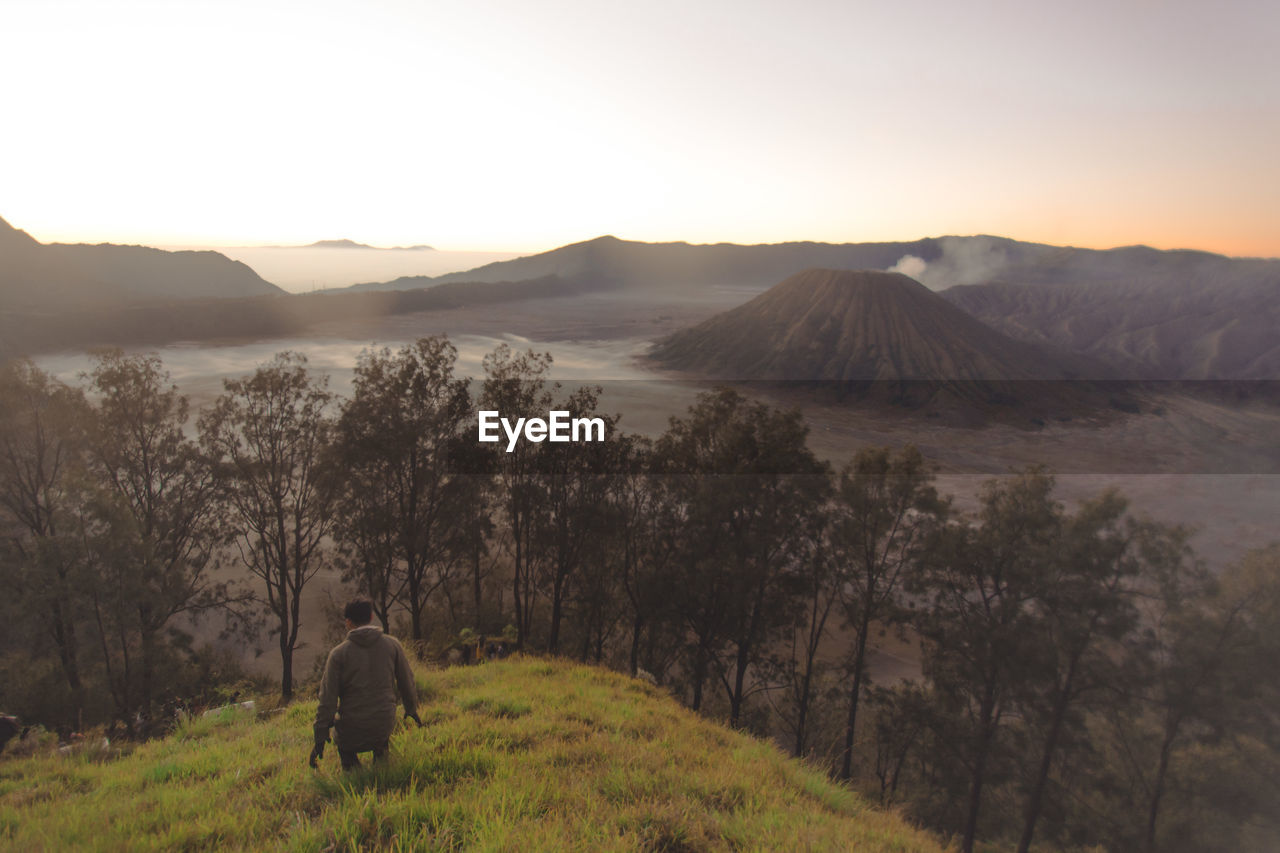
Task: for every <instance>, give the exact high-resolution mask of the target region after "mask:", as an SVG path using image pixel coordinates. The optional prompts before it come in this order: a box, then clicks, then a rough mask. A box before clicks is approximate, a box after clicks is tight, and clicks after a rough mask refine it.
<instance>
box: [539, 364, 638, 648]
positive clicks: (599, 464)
mask: <svg viewBox="0 0 1280 853" xmlns="http://www.w3.org/2000/svg"><path fill="white" fill-rule="evenodd" d="M599 396H600V388H599V387H582V388H579V389H578V390H577V391H575V392H574V393H573V394H571V395H570V396H569V398H568V399H567V400H565V401H564V402H562V403H559V404H557V407H558V408H559V409H561V410H563V411H567V412H569V417H571V418H584V417H599V418H600V420H602V421H603V422H604V425H605V426H604V441H600V442H591V443H587V444H572V443H565V444H547V445H546V446H545V447H543V448H542V450H541V451H540V452H539V453H538V463H537V466H536V470H537V476H536V484H537V493H538V494H539V504H540V505H539V507H538V512H536V513H534V514H532V515H531V520H532V522H533V524H532V532H533V536H532V544H533V547H534V548H536V549H537V550H538V552H539V553H541V554H543V555H545V556H544V558H543V559H542V560H541V571H540V572H539V574H538V575H537V576H536V577H534V578H533V580H534V583H535V584H537V586H538V588H539V590H540V591H541V592H542V594H543V596H544V597H546V598H547V599H548V601H549V602H550V604H551V613H550V625H549V630H548V633H547V651H549V652H550V653H551V654H557V653H558V652H559V651H560V632H561V623H562V622H563V620H564V615H565V605H566V601H567V600H568V599H569V597H570V596H571V595H573V594H574V593H575V589H574V587H575V585H576V584H578V583H579V581H580V580H581V577H580V576H581V572H582V570H583V565H584V563H585V562H587V561H588V560H590V559H593V558H594V559H595V560H596V562H597V563H600V562H602V559H603V550H602V548H601V547H600V546H601V545H602V544H603V541H602V540H603V536H602V534H603V533H604V528H605V524H606V523H607V521H608V519H609V505H608V499H609V492H610V488H609V487H610V470H609V469H610V468H611V467H612V463H613V461H614V460H613V459H611V458H610V457H611V453H612V448H611V443H612V439H613V436H614V432H615V426H616V424H617V418H616V417H611V416H608V415H603V416H602V415H599V414H598V413H597V411H596V408H597V406H598V405H599ZM596 579H597V580H599V579H600V578H596ZM595 592H597V593H598V592H600V590H599V589H596V590H595Z"/></svg>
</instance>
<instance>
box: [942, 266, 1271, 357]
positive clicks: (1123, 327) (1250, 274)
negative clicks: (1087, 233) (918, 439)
mask: <svg viewBox="0 0 1280 853" xmlns="http://www.w3.org/2000/svg"><path fill="white" fill-rule="evenodd" d="M1104 256H1105V257H1104ZM942 295H943V296H944V297H945V298H946V299H947V300H948V301H950V302H951V303H952V304H954V305H956V306H957V307H959V308H962V309H964V310H965V311H967V312H968V313H970V314H972V315H974V316H976V317H978V318H979V319H981V320H983V321H984V322H985V323H987V324H988V325H990V326H992V327H994V328H997V329H1000V330H1001V331H1003V332H1005V333H1006V334H1009V335H1011V336H1013V337H1017V338H1020V339H1022V340H1025V341H1033V342H1044V343H1050V344H1053V345H1055V346H1058V347H1062V348H1065V349H1070V350H1072V351H1074V352H1078V353H1083V354H1087V355H1089V356H1092V357H1094V358H1097V359H1099V360H1102V361H1106V362H1109V363H1111V364H1113V365H1117V366H1123V367H1125V368H1126V369H1127V370H1128V371H1129V372H1130V373H1136V374H1139V375H1143V376H1147V377H1151V378H1156V379H1278V378H1280V333H1278V332H1277V331H1276V330H1277V329H1280V261H1275V260H1262V259H1235V258H1225V257H1222V256H1220V255H1211V254H1207V253H1204V252H1159V251H1156V250H1154V249H1147V248H1145V247H1131V248H1126V249H1115V250H1112V251H1111V252H1107V253H1100V252H1090V251H1088V250H1080V249H1064V250H1061V251H1060V252H1059V253H1056V255H1055V257H1053V258H1049V259H1046V262H1045V263H1043V264H1039V265H1023V266H1015V267H1011V268H1009V269H1006V270H1003V271H1002V272H1001V274H1000V280H998V281H993V282H989V283H986V284H980V285H970V286H962V287H954V288H950V289H948V290H946V291H943V293H942Z"/></svg>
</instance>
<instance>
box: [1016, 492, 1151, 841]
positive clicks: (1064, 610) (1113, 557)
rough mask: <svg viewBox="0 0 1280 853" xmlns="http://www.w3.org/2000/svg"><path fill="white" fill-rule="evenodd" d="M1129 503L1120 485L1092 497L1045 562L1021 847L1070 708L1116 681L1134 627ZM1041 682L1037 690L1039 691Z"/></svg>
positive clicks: (1066, 524) (1028, 710)
mask: <svg viewBox="0 0 1280 853" xmlns="http://www.w3.org/2000/svg"><path fill="white" fill-rule="evenodd" d="M1125 509H1126V502H1125V500H1124V498H1122V497H1121V496H1120V495H1119V494H1118V493H1117V492H1115V491H1107V492H1104V493H1103V494H1102V495H1100V496H1099V497H1097V498H1095V499H1094V500H1091V501H1087V502H1085V503H1084V504H1083V505H1082V506H1081V507H1080V509H1079V510H1078V511H1077V512H1076V513H1075V514H1074V515H1072V516H1070V517H1069V518H1066V519H1064V520H1063V525H1062V530H1061V533H1062V535H1061V539H1060V542H1059V544H1058V545H1057V546H1056V547H1055V548H1054V549H1053V553H1052V554H1051V555H1050V557H1051V559H1050V560H1049V561H1048V562H1046V564H1045V566H1044V569H1045V572H1044V576H1043V577H1042V579H1041V586H1042V590H1041V592H1040V593H1039V595H1038V596H1037V600H1036V602H1035V610H1036V612H1037V613H1038V615H1039V616H1040V618H1041V622H1042V627H1043V630H1041V631H1039V632H1037V635H1036V639H1037V640H1038V642H1037V643H1036V644H1035V645H1034V646H1032V647H1029V648H1027V649H1026V650H1024V654H1026V655H1028V656H1030V655H1037V656H1038V659H1037V669H1038V670H1039V673H1038V675H1039V677H1037V678H1035V679H1033V680H1031V681H1030V682H1029V683H1028V684H1027V685H1026V687H1027V689H1026V691H1025V692H1026V694H1027V696H1028V700H1029V701H1026V702H1024V703H1023V704H1024V708H1025V715H1026V717H1027V718H1028V719H1032V720H1035V719H1040V720H1042V721H1043V724H1044V731H1045V733H1044V739H1043V743H1042V746H1041V749H1040V760H1039V763H1038V764H1037V766H1036V769H1035V773H1034V776H1033V777H1032V780H1031V788H1030V792H1029V795H1028V800H1027V807H1026V814H1025V818H1024V821H1023V828H1022V836H1021V839H1020V840H1019V842H1018V851H1019V853H1026V851H1028V850H1030V848H1031V841H1032V838H1033V837H1034V834H1035V828H1036V822H1037V820H1038V819H1039V817H1040V812H1041V809H1042V807H1043V802H1044V794H1045V788H1046V786H1047V785H1048V782H1049V772H1050V770H1051V768H1052V765H1053V760H1054V756H1055V755H1056V753H1057V751H1058V749H1059V746H1060V744H1061V741H1062V736H1063V731H1064V728H1065V727H1066V725H1067V713H1068V711H1069V710H1071V708H1072V707H1073V706H1074V705H1075V704H1076V703H1077V701H1078V700H1079V699H1080V698H1081V696H1083V695H1084V694H1086V693H1087V692H1089V691H1095V690H1098V689H1100V688H1103V687H1105V686H1107V684H1108V683H1111V682H1113V681H1114V678H1115V670H1116V661H1117V659H1119V658H1120V657H1121V656H1122V655H1123V651H1124V650H1123V646H1122V645H1121V643H1122V641H1123V640H1124V639H1125V638H1126V637H1127V636H1128V635H1129V633H1130V632H1131V631H1132V630H1134V628H1135V626H1136V622H1137V608H1136V607H1135V604H1134V589H1133V580H1134V578H1135V576H1136V575H1137V572H1138V562H1137V560H1136V559H1135V557H1134V555H1133V554H1132V553H1131V551H1132V549H1131V541H1132V540H1131V537H1130V535H1129V530H1128V529H1126V528H1125V526H1124V525H1123V520H1124V513H1125ZM1037 688H1038V689H1037Z"/></svg>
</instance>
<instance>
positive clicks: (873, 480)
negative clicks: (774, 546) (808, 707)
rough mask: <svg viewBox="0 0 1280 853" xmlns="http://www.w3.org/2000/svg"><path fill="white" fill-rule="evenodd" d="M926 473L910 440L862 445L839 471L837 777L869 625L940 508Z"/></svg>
mask: <svg viewBox="0 0 1280 853" xmlns="http://www.w3.org/2000/svg"><path fill="white" fill-rule="evenodd" d="M933 476H934V475H933V469H932V468H931V467H930V466H929V465H928V463H926V462H925V459H924V457H923V456H922V455H921V454H920V451H918V450H917V449H916V448H914V447H910V446H908V447H905V448H903V449H902V451H901V452H899V453H898V454H894V453H893V452H892V450H891V449H889V448H887V447H886V448H866V449H864V450H861V451H859V452H858V454H857V455H856V456H855V457H854V458H853V459H852V460H851V461H850V462H849V464H848V465H846V466H845V468H844V470H843V471H841V473H840V480H839V483H838V484H837V487H836V492H835V499H834V501H833V502H832V514H831V521H830V532H829V534H828V537H829V540H830V548H831V556H832V559H833V560H834V562H835V565H836V567H837V571H838V572H839V577H838V579H837V588H838V589H839V590H840V592H841V596H840V599H841V604H842V608H843V611H844V620H845V623H846V624H847V625H848V626H849V627H850V628H851V629H852V630H853V648H852V649H851V650H850V654H849V674H850V679H851V683H850V686H849V714H848V719H847V721H846V724H845V733H844V750H843V752H842V753H841V759H840V778H842V779H848V778H849V776H850V774H851V773H852V769H853V742H854V734H855V732H856V724H857V719H858V699H859V696H860V693H861V691H862V686H863V681H864V679H865V676H866V666H867V663H866V660H867V641H868V639H869V637H870V633H871V629H872V625H873V624H875V623H876V622H877V621H879V620H883V619H886V618H888V617H890V616H891V615H892V612H893V609H894V605H895V597H896V596H897V594H898V588H899V585H900V582H901V580H902V578H903V576H904V572H905V571H906V570H907V569H909V568H910V566H911V565H912V563H913V562H914V561H915V560H917V559H918V557H919V556H920V553H921V549H922V547H923V545H924V543H925V541H926V536H927V534H928V532H929V531H930V530H931V529H932V526H933V525H935V524H936V522H937V519H938V517H939V514H940V513H941V511H942V508H943V507H942V504H941V502H940V501H939V500H938V496H937V492H936V491H935V489H934V487H933Z"/></svg>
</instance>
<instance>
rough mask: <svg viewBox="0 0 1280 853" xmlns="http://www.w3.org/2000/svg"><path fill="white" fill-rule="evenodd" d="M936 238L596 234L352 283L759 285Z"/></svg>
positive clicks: (920, 247) (861, 262)
mask: <svg viewBox="0 0 1280 853" xmlns="http://www.w3.org/2000/svg"><path fill="white" fill-rule="evenodd" d="M939 252H940V244H939V242H938V241H937V240H934V239H927V240H916V241H913V242H909V243H843V244H836V243H774V244H766V245H754V246H745V245H737V244H733V243H718V244H714V245H696V244H691V243H640V242H635V241H631V240H619V239H618V238H617V237H598V238H596V239H594V240H587V241H585V242H582V243H573V244H571V245H568V246H562V247H560V248H558V249H553V250H551V251H549V252H543V253H541V254H538V255H529V256H527V257H523V258H514V259H512V260H509V261H498V262H497V263H492V264H486V265H485V266H482V267H477V268H476V269H474V270H468V271H467V272H458V273H450V274H448V275H442V276H438V277H436V278H434V279H428V278H426V277H417V278H413V279H401V280H399V281H397V282H391V283H381V284H378V283H370V284H360V285H355V287H354V288H353V289H358V290H380V289H389V288H395V289H408V288H415V287H425V286H427V285H428V284H432V283H443V282H450V281H520V280H522V279H531V278H541V277H543V276H548V275H555V276H559V277H561V278H566V279H573V280H576V281H580V282H582V283H583V284H586V285H590V286H591V287H592V288H593V289H602V290H603V289H611V288H630V289H642V290H661V291H687V290H689V289H690V288H695V289H696V288H706V287H731V288H742V289H745V290H763V289H764V288H766V287H768V286H770V285H772V284H774V283H776V282H778V281H780V280H781V279H783V278H786V277H787V276H789V275H792V274H794V273H796V272H799V271H800V270H803V269H807V268H809V267H833V268H842V269H883V268H886V267H889V266H892V265H893V264H895V263H897V261H898V260H899V259H900V258H902V257H903V256H904V255H916V256H921V257H925V258H934V257H937V256H938V255H939Z"/></svg>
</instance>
